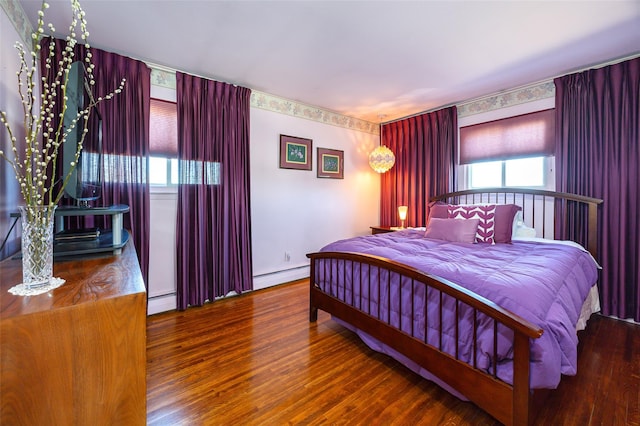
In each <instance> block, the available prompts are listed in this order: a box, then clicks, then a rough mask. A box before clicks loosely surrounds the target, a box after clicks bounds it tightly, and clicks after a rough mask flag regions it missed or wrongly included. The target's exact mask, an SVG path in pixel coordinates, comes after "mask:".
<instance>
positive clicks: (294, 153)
mask: <svg viewBox="0 0 640 426" xmlns="http://www.w3.org/2000/svg"><path fill="white" fill-rule="evenodd" d="M311 155H312V151H311V139H303V138H296V137H294V136H287V135H280V168H281V169H298V170H311Z"/></svg>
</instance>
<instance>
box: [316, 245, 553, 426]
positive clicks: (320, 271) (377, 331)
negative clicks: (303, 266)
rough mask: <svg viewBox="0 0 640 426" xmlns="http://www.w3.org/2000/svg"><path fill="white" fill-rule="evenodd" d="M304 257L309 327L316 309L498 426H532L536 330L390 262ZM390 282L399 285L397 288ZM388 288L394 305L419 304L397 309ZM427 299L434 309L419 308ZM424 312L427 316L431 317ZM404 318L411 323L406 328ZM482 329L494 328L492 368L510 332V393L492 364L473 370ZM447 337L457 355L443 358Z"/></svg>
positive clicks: (426, 305) (350, 257)
mask: <svg viewBox="0 0 640 426" xmlns="http://www.w3.org/2000/svg"><path fill="white" fill-rule="evenodd" d="M307 256H308V257H309V258H310V259H311V271H310V272H311V275H310V313H309V315H310V321H312V322H313V321H316V320H317V315H318V314H317V312H318V309H321V310H323V311H325V312H328V313H329V314H331V315H334V316H335V317H337V318H339V319H341V320H343V321H345V322H347V323H349V324H351V325H353V326H355V327H356V328H358V329H360V330H362V331H364V332H365V333H367V334H369V335H370V336H372V337H374V338H375V339H377V340H379V341H380V342H382V343H384V344H386V345H388V346H390V347H392V348H393V349H395V350H396V351H398V352H399V353H401V354H403V355H404V356H406V357H407V358H409V359H410V360H412V361H413V362H415V363H416V364H418V365H420V366H421V367H423V368H425V369H426V370H428V371H429V372H431V373H432V374H433V375H435V376H437V377H438V378H439V379H440V380H442V381H443V382H445V383H446V384H448V385H449V386H451V387H452V388H454V389H456V390H457V391H458V392H460V393H461V394H463V395H465V396H466V397H467V398H468V399H469V400H471V401H472V402H474V403H475V404H477V405H478V406H479V407H480V408H482V409H483V410H485V411H486V412H488V413H489V414H491V415H492V416H493V417H495V418H496V419H497V420H499V421H500V422H502V423H504V424H506V425H525V424H528V423H529V422H530V395H531V393H530V390H529V359H530V339H536V338H539V337H540V336H541V335H542V333H543V331H542V330H541V329H540V328H538V327H537V326H534V325H532V324H531V323H529V322H527V321H526V320H524V319H522V318H520V317H518V316H517V315H514V314H512V313H511V312H509V311H506V310H504V309H502V308H500V307H499V306H498V305H496V304H495V303H493V302H491V301H490V300H487V299H485V298H483V297H481V296H479V295H477V294H475V293H473V292H471V291H469V290H466V289H465V288H463V287H460V286H459V285H457V284H455V283H452V282H450V281H447V280H444V279H442V278H439V277H435V276H431V275H428V274H424V273H422V272H420V271H418V270H417V269H414V268H412V267H409V266H406V265H403V264H400V263H398V262H394V261H390V260H389V259H385V258H381V257H377V256H370V255H363V254H356V253H338V252H321V253H312V254H308V255H307ZM363 271H366V273H364V272H363ZM392 281H393V282H395V283H399V284H398V285H396V286H395V287H394V286H393V285H392V284H391V283H392ZM392 288H394V289H395V290H393V291H399V292H400V295H399V300H402V299H403V291H404V292H411V295H414V294H418V295H424V296H423V297H422V298H421V297H407V295H406V294H405V297H404V299H406V300H410V306H404V305H402V304H400V303H396V302H394V300H397V298H393V297H392V295H391V292H392ZM427 295H428V297H429V300H432V299H433V298H434V297H435V299H436V302H435V304H433V303H431V302H428V303H423V304H422V305H417V304H416V303H418V302H416V300H418V301H419V300H426V298H427ZM365 296H366V297H365ZM396 305H397V306H396ZM434 306H435V307H436V308H435V309H436V311H435V312H433V307H434ZM429 309H431V310H432V311H431V312H428V310H429ZM420 310H424V312H422V311H420ZM438 310H439V311H438ZM418 311H420V312H418ZM444 316H446V317H448V319H451V317H453V318H454V319H455V321H454V324H453V325H451V324H450V322H448V321H445V322H443V317H444ZM403 318H408V323H409V324H408V325H407V321H405V323H403ZM415 318H423V320H422V321H418V320H415ZM430 318H436V320H435V323H436V324H435V332H434V324H433V321H432V324H428V322H429V319H430ZM487 321H489V324H492V325H490V327H493V342H494V343H493V359H494V360H495V359H497V358H498V356H497V352H498V340H499V337H498V334H499V330H500V336H501V337H504V334H505V333H504V332H503V331H504V330H505V329H508V330H512V332H513V335H512V336H513V337H512V338H513V342H512V344H513V384H512V385H511V384H509V383H507V382H505V381H503V380H501V379H500V378H499V377H498V371H497V367H496V363H495V362H494V363H493V365H492V366H491V367H490V368H489V371H486V370H484V369H481V368H479V366H477V365H476V360H477V359H478V350H479V349H478V347H479V344H478V340H477V339H478V334H479V333H480V324H481V323H482V324H483V326H482V327H485V328H486V325H487ZM463 322H466V323H465V324H466V325H465V327H471V328H472V330H473V339H472V356H471V360H466V361H465V360H463V359H462V358H463V357H462V355H461V352H462V351H460V350H459V349H460V347H459V346H460V345H459V343H458V337H459V336H458V334H459V332H460V330H461V329H462V327H463V326H462V323H463ZM443 324H445V327H447V330H446V333H447V336H445V335H444V334H445V330H444V329H443ZM447 324H449V325H447ZM428 326H429V327H430V328H428ZM418 327H424V330H419V329H418ZM452 333H453V334H454V340H455V342H456V343H455V350H451V349H450V348H449V351H445V350H443V338H447V337H451V334H452ZM507 334H509V335H511V333H507ZM416 336H419V337H420V338H418V337H416Z"/></svg>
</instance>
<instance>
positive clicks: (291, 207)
mask: <svg viewBox="0 0 640 426" xmlns="http://www.w3.org/2000/svg"><path fill="white" fill-rule="evenodd" d="M152 96H154V97H159V98H161V99H168V100H171V99H173V100H175V92H174V93H173V95H172V93H171V91H167V90H166V89H160V88H158V87H155V86H152ZM172 96H173V98H172ZM250 114H251V117H250V119H251V123H250V129H251V133H250V162H251V228H252V229H251V231H252V255H253V275H254V289H256V290H257V289H261V288H266V287H270V286H273V285H277V284H282V283H285V282H289V281H292V280H296V279H300V278H304V277H307V276H308V275H309V267H308V264H309V263H308V259H307V258H306V254H307V253H310V252H314V251H317V250H319V249H320V248H322V247H323V246H324V245H326V244H327V243H329V242H331V241H334V240H337V239H340V238H348V237H353V236H356V235H363V234H367V233H369V232H370V229H369V226H372V225H377V224H378V220H379V217H380V214H379V209H380V207H379V206H380V176H379V175H378V174H377V173H375V172H374V171H372V170H371V168H370V167H369V164H368V154H369V152H370V151H371V150H373V148H374V147H375V146H377V145H378V144H379V142H380V139H379V136H378V135H374V134H370V133H366V132H361V131H357V130H351V129H347V128H343V127H337V126H333V125H330V124H324V123H321V122H318V121H312V120H307V119H304V118H298V117H293V116H290V115H286V114H280V113H277V112H272V111H268V110H263V109H260V108H251V110H250ZM280 134H285V135H290V136H297V137H302V138H308V139H312V141H313V165H312V170H311V171H303V170H290V169H280V168H279V165H278V164H279V155H280V151H279V149H280ZM318 147H320V148H331V149H338V150H342V151H344V179H319V178H317V177H316V172H317V164H316V157H317V148H318ZM176 201H177V200H176V194H175V192H171V191H162V192H160V191H154V190H152V194H151V241H150V253H149V256H150V261H149V262H150V268H149V269H150V270H149V283H148V287H149V314H153V313H157V312H162V311H166V310H171V309H175V307H176V295H175V288H176V284H175V282H176V281H175V277H176V269H175V268H176V265H175V224H176ZM286 254H288V257H287V256H286Z"/></svg>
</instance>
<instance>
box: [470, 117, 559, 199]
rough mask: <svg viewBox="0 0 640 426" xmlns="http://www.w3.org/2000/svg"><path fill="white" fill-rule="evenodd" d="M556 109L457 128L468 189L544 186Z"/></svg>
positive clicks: (553, 142) (548, 174) (549, 165)
mask: <svg viewBox="0 0 640 426" xmlns="http://www.w3.org/2000/svg"><path fill="white" fill-rule="evenodd" d="M554 132H555V110H553V109H549V110H544V111H539V112H534V113H531V114H524V115H519V116H515V117H509V118H505V119H502V120H496V121H491V122H487V123H481V124H476V125H472V126H466V127H462V128H461V129H460V164H461V165H462V166H463V167H462V172H463V175H464V174H466V176H467V179H466V180H467V183H468V185H467V186H468V187H470V188H496V187H545V186H547V185H548V184H549V181H550V180H552V178H551V179H549V176H550V175H551V173H550V172H551V169H552V166H553V158H552V157H551V156H552V155H553V154H554V150H555V135H554Z"/></svg>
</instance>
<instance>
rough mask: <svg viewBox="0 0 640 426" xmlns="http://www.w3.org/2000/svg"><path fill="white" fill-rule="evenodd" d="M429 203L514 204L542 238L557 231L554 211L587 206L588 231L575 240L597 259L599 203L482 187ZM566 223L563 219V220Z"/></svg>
mask: <svg viewBox="0 0 640 426" xmlns="http://www.w3.org/2000/svg"><path fill="white" fill-rule="evenodd" d="M430 201H442V202H445V203H449V204H479V203H495V204H516V205H518V206H520V207H522V215H523V218H524V222H525V224H527V225H528V226H531V227H532V228H535V229H536V232H538V235H539V236H541V237H542V238H550V239H553V238H554V237H555V229H556V223H557V222H556V215H555V211H556V209H561V210H560V211H562V212H565V213H566V212H567V211H568V208H567V207H568V206H569V204H570V203H574V204H577V205H582V206H586V212H587V213H586V214H587V221H588V231H587V234H586V236H585V237H584V241H576V242H577V243H579V244H581V245H582V246H583V247H585V248H586V249H587V250H589V252H590V253H591V254H592V255H593V256H594V257H596V255H597V251H598V240H597V235H598V205H599V204H602V200H600V199H597V198H591V197H585V196H583V195H576V194H569V193H566V192H555V191H545V190H540V189H529V188H483V189H467V190H464V191H456V192H449V193H447V194H441V195H437V196H435V197H433V198H431V200H430ZM564 220H565V223H566V220H567V219H566V218H565V219H564Z"/></svg>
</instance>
